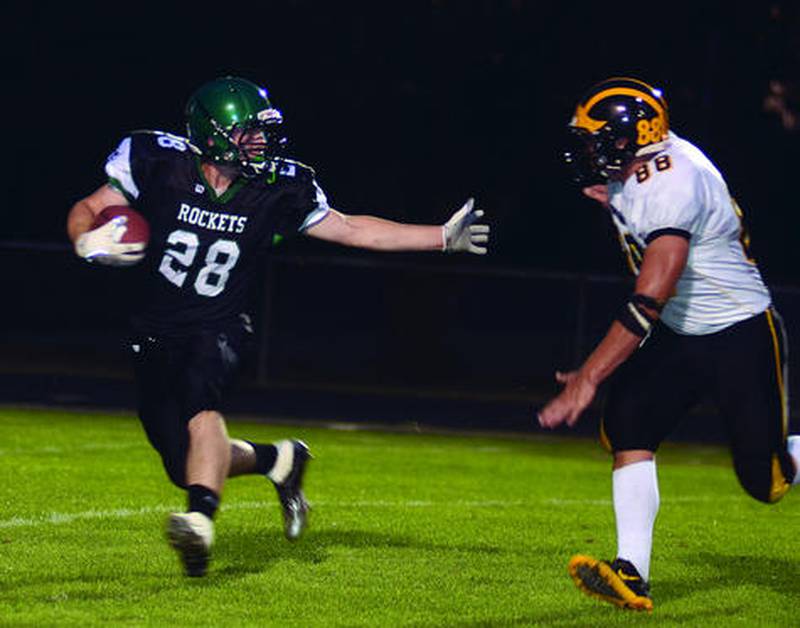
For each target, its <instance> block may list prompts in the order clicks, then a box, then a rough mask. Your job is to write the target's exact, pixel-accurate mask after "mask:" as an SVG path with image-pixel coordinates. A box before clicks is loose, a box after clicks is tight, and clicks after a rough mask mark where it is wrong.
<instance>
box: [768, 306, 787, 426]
mask: <svg viewBox="0 0 800 628" xmlns="http://www.w3.org/2000/svg"><path fill="white" fill-rule="evenodd" d="M766 314H767V324H769V331H770V333H771V334H772V350H773V351H774V353H775V372H776V374H777V378H778V392H779V393H780V396H781V421H782V427H783V438H784V440H785V439H786V437H787V436H788V432H789V412H788V410H789V409H788V408H787V407H786V392H785V391H786V389H785V388H784V382H783V360H782V359H781V346H780V343H779V342H778V331H777V329H776V328H775V318H774V316H773V314H772V309H768V310H767V312H766Z"/></svg>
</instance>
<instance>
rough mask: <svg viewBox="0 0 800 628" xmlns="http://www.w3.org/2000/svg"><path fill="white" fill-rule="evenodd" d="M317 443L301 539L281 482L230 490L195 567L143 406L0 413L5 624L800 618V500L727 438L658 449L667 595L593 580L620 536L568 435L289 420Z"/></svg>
mask: <svg viewBox="0 0 800 628" xmlns="http://www.w3.org/2000/svg"><path fill="white" fill-rule="evenodd" d="M229 428H230V432H231V435H232V436H239V437H246V438H250V439H252V440H256V441H270V440H274V439H278V438H282V437H286V436H296V437H300V438H303V439H305V440H306V441H307V442H308V443H309V445H310V447H311V449H312V451H313V453H314V455H315V460H314V461H313V462H312V464H311V465H310V467H309V473H308V476H307V481H306V487H307V493H308V495H309V498H310V500H311V502H312V504H313V506H314V510H313V512H312V518H311V526H310V529H309V531H308V532H307V534H306V536H305V537H304V538H303V539H301V540H300V541H299V542H297V543H295V544H290V543H289V542H287V541H285V540H284V538H283V536H282V529H281V524H280V513H279V510H278V507H277V500H276V499H275V492H274V489H273V488H272V487H271V486H270V485H269V484H268V483H267V482H266V481H265V480H263V479H261V478H258V477H246V478H237V479H236V480H233V481H231V482H230V483H229V485H228V486H227V488H226V492H225V498H224V501H223V507H222V510H221V512H220V514H219V516H218V518H217V534H218V539H217V543H216V545H215V553H214V561H213V562H212V565H211V568H210V571H209V574H208V576H207V577H206V578H203V579H187V578H185V577H184V576H182V575H181V571H180V568H179V564H178V560H177V558H176V556H175V555H174V554H173V552H172V551H171V550H170V549H169V548H168V546H167V545H166V542H165V541H164V539H163V532H162V526H163V521H164V517H165V514H166V513H167V512H169V510H170V509H178V508H181V507H182V506H183V502H184V498H183V494H182V493H181V492H180V491H178V490H177V489H175V488H173V487H171V486H170V485H169V484H168V483H167V481H166V478H165V476H164V474H163V472H162V470H161V467H160V463H159V461H158V459H157V456H156V454H155V453H154V452H153V451H151V449H150V448H149V446H148V444H147V443H146V440H145V438H144V436H143V434H142V432H141V431H140V428H139V425H138V422H137V421H136V420H135V419H134V418H132V417H130V416H107V415H103V414H99V413H98V414H80V413H68V412H55V411H38V410H15V409H7V410H2V411H0V479H2V481H0V625H9V626H25V625H30V626H41V625H54V624H57V625H82V626H90V625H100V624H105V625H109V624H110V625H125V624H131V625H167V624H172V625H197V626H223V625H230V626H247V625H281V624H286V623H289V624H291V625H299V626H316V625H325V626H331V625H347V626H357V625H371V626H394V625H410V626H442V625H454V626H455V625H457V626H493V625H502V626H508V625H548V626H584V625H599V624H601V623H602V624H603V625H612V626H613V625H639V624H648V625H649V624H651V623H652V622H653V621H657V622H658V625H659V626H664V625H700V624H712V625H726V626H728V625H742V626H750V625H760V626H761V625H796V624H797V622H798V616H797V600H798V596H800V584H799V583H800V557H798V542H797V539H798V530H800V525H799V524H800V501H798V499H797V496H795V495H791V494H790V495H789V496H788V497H787V498H786V499H785V500H784V501H783V502H782V503H779V504H777V505H776V506H773V507H767V506H764V505H762V504H759V503H757V502H755V501H753V500H752V499H750V498H748V497H746V496H745V494H744V493H743V491H742V490H741V489H740V488H739V487H738V485H737V484H736V480H735V478H734V475H733V473H732V471H731V470H730V465H729V462H728V456H727V453H726V452H725V451H724V450H722V449H719V448H714V447H701V446H687V445H672V446H665V448H664V450H663V451H662V452H661V454H660V456H659V463H660V464H659V475H660V483H661V497H662V507H661V513H660V515H659V520H658V522H657V528H656V537H655V554H654V560H653V565H652V575H653V577H654V579H653V583H652V586H653V589H652V593H653V597H654V601H655V611H654V613H653V614H652V615H639V614H632V613H629V612H624V611H620V610H618V609H616V608H614V607H612V606H610V605H603V604H601V603H599V602H596V601H594V600H591V599H589V598H588V597H585V596H583V595H582V594H580V593H579V592H578V590H577V589H576V588H575V587H574V585H573V584H572V582H571V581H570V579H569V577H568V575H567V572H566V564H567V561H568V560H569V558H570V556H571V555H572V554H574V553H587V554H591V555H595V556H597V557H611V556H612V555H613V553H614V551H615V542H614V519H613V513H612V510H611V505H610V482H609V473H608V468H609V460H608V457H607V456H606V454H605V453H604V452H603V451H601V450H600V449H599V447H597V446H596V445H595V444H594V443H592V442H589V441H586V440H578V439H568V438H559V437H541V438H530V439H521V438H518V437H516V438H515V437H509V436H494V437H487V436H477V435H476V436H459V435H430V434H429V435H426V434H418V433H409V434H398V433H381V432H372V431H369V432H365V431H336V430H324V429H314V428H307V427H297V428H288V427H282V426H281V427H275V426H268V425H265V424H260V423H248V422H244V421H234V422H231V423H230V425H229Z"/></svg>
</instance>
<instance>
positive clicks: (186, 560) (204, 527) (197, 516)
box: [167, 512, 214, 578]
mask: <svg viewBox="0 0 800 628" xmlns="http://www.w3.org/2000/svg"><path fill="white" fill-rule="evenodd" d="M167 539H168V540H169V543H170V545H172V547H173V548H174V549H175V551H176V552H178V556H179V557H180V559H181V562H182V563H183V567H184V569H185V570H186V575H187V576H191V577H193V578H196V577H199V576H204V575H205V573H206V569H208V561H209V559H210V557H211V543H212V542H213V540H214V522H213V521H211V519H209V518H208V517H206V516H205V515H204V514H203V513H201V512H181V513H172V514H171V515H170V516H169V519H167Z"/></svg>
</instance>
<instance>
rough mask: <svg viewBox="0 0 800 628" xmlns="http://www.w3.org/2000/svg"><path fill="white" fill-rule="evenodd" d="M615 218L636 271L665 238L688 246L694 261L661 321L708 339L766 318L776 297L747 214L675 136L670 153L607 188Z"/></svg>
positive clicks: (711, 167) (713, 171)
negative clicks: (750, 245)
mask: <svg viewBox="0 0 800 628" xmlns="http://www.w3.org/2000/svg"><path fill="white" fill-rule="evenodd" d="M608 193H609V202H610V205H611V207H610V210H611V214H612V218H613V220H614V224H615V225H616V227H617V230H618V231H619V235H620V242H621V243H622V244H623V249H624V250H625V252H626V253H627V255H628V260H629V262H630V264H631V267H632V269H633V271H634V272H635V273H636V272H638V267H639V264H640V263H641V260H642V255H643V253H644V250H645V248H646V247H647V245H648V243H650V242H652V241H653V240H654V239H655V238H657V237H658V236H660V235H665V234H674V235H680V236H683V237H686V238H687V239H688V240H689V257H688V260H687V262H686V268H685V269H684V271H683V274H682V275H681V277H680V279H679V280H678V284H677V286H676V289H675V294H674V295H673V296H672V297H671V298H670V299H669V301H667V304H666V306H665V307H664V310H663V311H662V313H661V320H662V321H663V322H664V323H665V324H666V325H667V326H668V327H670V328H671V329H672V330H674V331H676V332H678V333H680V334H688V335H702V334H710V333H713V332H716V331H720V330H721V329H725V328H726V327H729V326H730V325H733V324H734V323H737V322H739V321H741V320H744V319H747V318H750V317H752V316H755V315H756V314H760V313H761V312H763V311H764V310H765V309H767V307H769V305H770V302H771V300H770V295H769V291H768V290H767V287H766V286H765V285H764V281H763V280H762V278H761V273H759V271H758V267H757V266H756V265H755V263H754V262H753V261H752V260H751V259H748V255H747V251H746V249H745V246H744V244H743V242H745V238H744V237H743V235H742V224H741V212H740V211H739V210H738V207H737V206H736V203H735V201H733V199H732V198H731V196H730V193H729V192H728V186H727V185H726V184H725V181H724V180H723V178H722V175H721V174H720V173H719V171H718V170H717V169H716V168H715V167H714V164H712V163H711V161H709V159H708V158H707V157H706V156H705V155H704V154H703V153H702V152H701V151H700V150H699V149H698V148H697V147H695V146H694V145H692V144H690V143H689V142H687V141H686V140H684V139H681V138H680V137H678V136H677V135H675V134H674V133H670V139H669V143H668V144H667V146H666V148H665V150H664V151H662V152H660V153H659V154H658V155H657V156H656V157H654V158H653V159H652V160H650V161H649V162H647V163H646V164H645V165H644V166H643V167H642V168H641V169H639V170H637V171H636V173H635V174H634V175H631V176H630V177H628V179H627V180H626V181H625V182H612V183H610V184H609V186H608Z"/></svg>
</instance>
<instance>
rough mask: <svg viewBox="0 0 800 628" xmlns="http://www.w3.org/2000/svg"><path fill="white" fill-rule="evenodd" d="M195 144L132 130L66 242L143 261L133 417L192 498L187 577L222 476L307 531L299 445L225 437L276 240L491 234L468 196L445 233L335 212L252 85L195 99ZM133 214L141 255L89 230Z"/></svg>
mask: <svg viewBox="0 0 800 628" xmlns="http://www.w3.org/2000/svg"><path fill="white" fill-rule="evenodd" d="M186 116H187V130H188V137H187V138H183V137H178V136H175V135H171V134H168V133H162V132H152V131H148V132H135V133H132V134H131V135H130V136H128V137H126V138H125V139H123V140H122V142H121V143H120V144H119V146H118V147H117V149H116V150H115V151H114V152H113V153H112V154H111V156H110V157H109V158H108V161H107V163H106V168H105V169H106V173H107V175H108V182H107V183H106V184H104V185H103V186H102V187H100V188H99V189H97V190H96V191H94V192H93V193H91V194H90V195H89V196H87V197H86V198H83V199H81V200H80V201H78V202H77V203H76V204H75V205H74V206H73V207H72V209H71V211H70V213H69V216H68V221H67V231H68V234H69V237H70V239H71V240H72V241H73V243H74V245H75V251H76V253H77V254H78V255H79V256H80V257H82V258H84V259H86V260H89V261H93V262H96V263H101V264H110V265H128V264H132V263H136V262H138V261H140V260H142V259H143V258H144V259H143V262H142V263H143V264H144V265H145V271H146V274H147V281H146V290H147V294H146V295H145V297H144V298H143V299H142V300H141V304H142V306H141V309H140V311H138V312H136V313H135V314H134V315H133V317H132V327H133V331H134V335H135V339H134V341H133V342H132V344H131V349H132V351H133V354H134V359H135V367H136V379H137V385H138V414H139V418H140V419H141V422H142V424H143V426H144V429H145V431H146V433H147V437H148V439H149V440H150V443H151V444H152V445H153V447H154V448H155V449H156V450H157V451H158V452H159V454H160V455H161V458H162V461H163V463H164V467H165V469H166V471H167V474H168V475H169V478H170V480H171V481H172V482H173V483H174V484H176V485H177V486H179V487H181V488H184V489H185V490H186V491H187V492H188V509H187V512H185V513H174V514H172V515H170V517H169V519H168V522H167V536H168V539H169V540H170V542H171V544H172V546H173V547H174V548H175V549H176V550H177V552H178V554H179V555H180V557H181V559H182V561H183V563H184V567H185V569H186V572H187V574H188V575H190V576H200V575H203V574H204V573H205V571H206V568H207V564H208V559H209V555H210V549H211V544H212V541H213V535H214V531H213V530H214V526H213V518H214V514H215V511H216V510H217V506H218V504H219V500H220V495H221V494H222V489H223V485H224V483H225V480H226V478H228V477H233V476H236V475H243V474H262V475H266V476H267V478H269V479H270V480H271V481H272V482H273V483H274V485H275V487H276V488H277V492H278V497H279V500H280V503H281V506H282V511H283V517H284V529H285V534H286V536H287V538H289V539H290V540H293V539H296V538H298V537H299V536H300V534H301V533H302V531H303V529H304V527H305V525H306V519H307V513H308V504H307V502H306V499H305V497H304V495H303V491H302V480H303V472H304V469H305V465H306V461H307V460H308V459H309V457H310V454H309V451H308V448H307V447H306V445H305V444H304V443H303V442H301V441H298V440H284V441H280V442H277V443H274V444H259V443H252V442H249V441H245V440H238V439H230V438H229V437H228V435H227V432H226V428H225V421H224V418H223V416H222V415H221V413H220V407H221V403H222V399H223V396H224V394H225V391H226V388H227V387H228V384H229V383H230V382H231V379H232V377H233V376H234V373H235V372H236V370H237V367H238V365H239V361H240V356H241V353H242V350H243V346H244V345H245V344H246V342H247V339H248V336H249V335H250V334H251V333H252V329H251V327H250V321H249V317H248V315H247V314H246V310H247V303H248V293H249V291H250V288H251V287H252V286H251V284H252V283H253V278H254V276H255V274H256V271H257V267H258V265H259V263H260V261H261V260H262V259H263V254H265V253H266V252H267V251H268V250H269V248H270V247H271V245H272V242H273V238H274V236H275V235H276V234H286V235H288V234H291V233H297V232H299V233H303V234H305V235H309V236H312V237H315V238H320V239H323V240H328V241H332V242H338V243H341V244H344V245H348V246H354V247H361V248H367V249H376V250H384V251H426V250H430V251H433V250H442V251H466V252H469V253H475V254H483V253H485V252H486V247H485V244H486V242H487V240H488V233H489V227H488V226H487V225H483V224H475V223H476V221H477V220H478V219H479V218H480V217H481V216H482V212H481V211H480V210H476V209H475V208H474V207H473V202H472V199H470V200H468V201H467V203H466V204H465V205H464V207H462V208H461V209H460V210H459V211H458V212H456V213H455V214H454V215H453V216H452V218H450V220H448V221H447V223H446V224H444V225H408V224H402V223H397V222H392V221H389V220H383V219H381V218H376V217H373V216H349V215H345V214H343V213H341V212H339V211H336V210H335V209H333V208H331V207H330V206H329V205H328V201H327V199H326V197H325V193H324V192H323V191H322V189H321V188H320V187H319V185H318V184H317V182H316V181H315V177H314V171H313V170H312V169H311V168H309V167H308V166H306V165H303V164H301V163H299V162H297V161H293V160H290V159H286V158H283V157H280V149H281V146H282V144H283V137H282V135H281V121H282V116H281V113H280V112H279V111H278V110H277V109H275V108H274V107H273V106H272V105H271V104H270V101H269V99H268V96H267V92H266V91H265V90H264V89H263V88H261V87H259V86H257V85H255V84H253V83H251V82H250V81H247V80H244V79H241V78H234V77H225V78H220V79H217V80H214V81H211V82H209V83H207V84H205V85H203V86H202V87H201V88H200V89H198V90H197V91H196V92H195V93H194V94H193V95H192V97H191V98H190V100H189V102H188V105H187V108H186ZM111 205H130V206H132V207H134V208H135V209H137V210H139V211H140V212H141V213H142V214H144V216H145V217H146V218H147V220H148V221H149V224H150V230H151V236H150V241H149V245H148V247H147V248H148V251H147V256H145V254H144V245H143V244H137V243H123V242H121V241H120V239H121V237H122V235H123V233H124V231H125V224H124V219H123V220H120V219H115V220H112V221H110V222H108V223H106V224H104V225H103V226H101V227H98V228H95V229H92V228H91V227H92V224H93V222H94V219H95V217H96V216H97V215H98V214H99V213H100V212H101V211H102V210H103V209H104V208H105V207H107V206H111Z"/></svg>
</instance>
